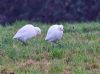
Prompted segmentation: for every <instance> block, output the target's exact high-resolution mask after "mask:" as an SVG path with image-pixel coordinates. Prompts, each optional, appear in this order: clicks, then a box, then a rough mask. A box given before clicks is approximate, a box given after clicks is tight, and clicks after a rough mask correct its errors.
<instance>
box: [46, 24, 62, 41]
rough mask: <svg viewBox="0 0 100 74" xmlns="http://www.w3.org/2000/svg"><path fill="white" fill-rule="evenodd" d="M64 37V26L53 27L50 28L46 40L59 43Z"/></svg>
mask: <svg viewBox="0 0 100 74" xmlns="http://www.w3.org/2000/svg"><path fill="white" fill-rule="evenodd" d="M62 36H63V25H57V24H56V25H53V26H51V27H50V28H49V30H48V32H47V35H46V37H45V40H47V41H49V42H54V43H55V42H57V41H58V40H60V39H61V38H62Z"/></svg>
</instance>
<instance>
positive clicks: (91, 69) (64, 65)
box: [0, 21, 100, 74]
mask: <svg viewBox="0 0 100 74" xmlns="http://www.w3.org/2000/svg"><path fill="white" fill-rule="evenodd" d="M25 24H27V22H25V21H21V22H15V23H14V24H13V25H11V26H6V27H2V26H0V71H1V74H2V73H5V72H12V73H15V74H100V23H99V22H91V23H73V24H69V23H62V24H63V25H64V35H63V38H62V39H61V40H60V41H59V43H60V44H61V46H59V45H55V47H52V46H51V44H50V43H48V42H47V41H45V40H44V38H45V36H46V32H47V30H48V28H49V27H50V25H51V24H42V23H33V25H34V26H38V27H40V28H41V30H42V35H41V36H40V37H36V38H32V39H31V40H29V41H28V45H27V46H25V45H22V43H21V42H19V41H17V40H13V39H12V37H13V36H14V34H15V33H16V32H17V30H18V29H19V28H21V27H22V26H24V25H25Z"/></svg>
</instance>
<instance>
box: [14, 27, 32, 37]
mask: <svg viewBox="0 0 100 74" xmlns="http://www.w3.org/2000/svg"><path fill="white" fill-rule="evenodd" d="M33 29H34V26H32V25H25V26H24V27H22V28H21V29H19V30H18V32H17V33H16V34H15V35H14V37H13V38H18V37H21V36H26V35H28V34H30V33H31V32H32V33H33V32H34V31H33Z"/></svg>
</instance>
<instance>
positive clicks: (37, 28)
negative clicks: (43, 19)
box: [35, 27, 41, 35]
mask: <svg viewBox="0 0 100 74" xmlns="http://www.w3.org/2000/svg"><path fill="white" fill-rule="evenodd" d="M35 30H36V32H37V35H41V29H40V28H39V27H35Z"/></svg>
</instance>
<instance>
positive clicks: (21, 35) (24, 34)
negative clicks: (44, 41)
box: [13, 24, 41, 43]
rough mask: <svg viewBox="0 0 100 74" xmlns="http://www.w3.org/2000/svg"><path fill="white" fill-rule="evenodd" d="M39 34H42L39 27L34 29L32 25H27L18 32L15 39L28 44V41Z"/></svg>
mask: <svg viewBox="0 0 100 74" xmlns="http://www.w3.org/2000/svg"><path fill="white" fill-rule="evenodd" d="M39 34H41V30H40V28H39V27H34V26H33V25H31V24H27V25H25V26H23V27H22V28H21V29H19V30H18V31H17V33H16V34H15V35H14V37H13V39H18V40H19V41H21V42H23V43H26V41H27V40H28V39H31V38H32V37H35V36H37V35H39Z"/></svg>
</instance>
